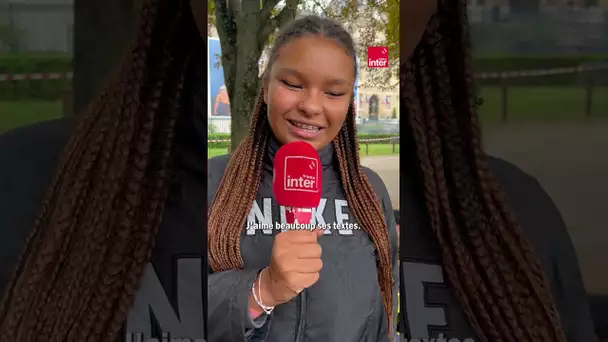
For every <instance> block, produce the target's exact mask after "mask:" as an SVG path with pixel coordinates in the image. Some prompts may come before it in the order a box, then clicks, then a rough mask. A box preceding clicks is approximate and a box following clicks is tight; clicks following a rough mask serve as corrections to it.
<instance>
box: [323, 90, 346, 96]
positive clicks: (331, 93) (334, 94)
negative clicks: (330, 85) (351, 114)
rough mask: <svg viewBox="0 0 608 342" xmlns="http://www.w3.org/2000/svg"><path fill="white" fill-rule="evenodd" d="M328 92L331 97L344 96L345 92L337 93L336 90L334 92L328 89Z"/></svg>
mask: <svg viewBox="0 0 608 342" xmlns="http://www.w3.org/2000/svg"><path fill="white" fill-rule="evenodd" d="M326 94H327V95H329V96H331V97H340V96H344V93H336V92H332V91H328V92H327V93H326Z"/></svg>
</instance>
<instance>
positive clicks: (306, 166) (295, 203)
mask: <svg viewBox="0 0 608 342" xmlns="http://www.w3.org/2000/svg"><path fill="white" fill-rule="evenodd" d="M322 170H323V168H322V165H321V159H320V158H319V154H318V153H317V151H316V150H315V148H314V147H312V145H310V144H309V143H307V142H305V141H296V142H292V143H288V144H285V145H283V146H281V147H280V148H279V150H278V151H277V153H276V154H275V156H274V168H273V174H272V190H273V192H274V197H275V199H276V200H277V203H278V204H279V205H281V206H285V207H296V208H316V207H318V206H319V202H321V190H322V188H321V184H322V182H321V174H322Z"/></svg>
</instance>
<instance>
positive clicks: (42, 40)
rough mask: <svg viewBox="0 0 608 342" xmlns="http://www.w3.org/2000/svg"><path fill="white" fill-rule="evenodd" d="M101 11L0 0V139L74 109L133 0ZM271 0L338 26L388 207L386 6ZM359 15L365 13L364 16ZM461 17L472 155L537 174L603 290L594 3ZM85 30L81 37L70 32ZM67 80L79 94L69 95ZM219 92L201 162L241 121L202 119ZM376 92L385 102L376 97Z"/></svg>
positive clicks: (607, 36)
mask: <svg viewBox="0 0 608 342" xmlns="http://www.w3.org/2000/svg"><path fill="white" fill-rule="evenodd" d="M76 1H77V2H78V1H79V0H76ZM101 3H102V2H99V4H94V2H90V4H89V5H88V6H89V7H88V8H85V9H81V10H83V11H85V12H84V14H83V15H81V16H74V11H75V5H74V2H73V0H0V133H2V132H5V131H8V130H11V129H15V128H18V127H20V126H24V125H28V124H31V123H35V122H40V121H44V120H51V119H55V118H59V117H62V116H70V115H73V113H78V112H79V111H80V110H81V109H82V108H83V106H84V104H85V102H86V99H88V98H90V97H91V96H92V95H91V94H93V93H94V92H95V91H96V89H97V88H96V86H95V85H91V84H87V83H86V82H84V83H83V82H79V81H78V78H80V80H83V79H87V78H88V79H102V78H103V77H104V75H107V74H108V71H109V70H108V67H107V66H108V65H115V64H116V62H117V61H118V60H119V59H120V58H119V57H117V56H119V55H120V54H121V53H122V52H121V51H124V48H125V43H126V42H128V39H127V38H128V36H129V34H130V32H132V27H133V26H134V22H136V20H134V19H133V18H132V16H134V15H135V14H136V13H137V12H138V10H139V9H138V7H137V4H138V3H139V0H128V1H127V0H107V1H104V2H103V4H101ZM276 3H278V4H279V7H280V6H284V7H288V6H295V7H293V9H292V12H293V13H292V14H295V13H296V12H297V13H305V12H312V13H320V14H325V15H328V16H332V17H334V18H337V19H339V20H340V19H342V20H343V21H344V22H348V23H350V24H349V30H351V33H353V35H354V36H355V37H356V39H357V41H358V43H359V45H360V46H359V47H360V58H359V60H360V72H361V75H360V79H359V82H358V85H357V89H356V91H357V93H358V98H357V103H358V108H357V114H358V129H359V138H360V140H361V141H362V144H361V155H362V157H363V159H362V162H363V164H365V165H367V166H369V167H371V168H372V169H374V170H375V171H377V172H378V173H379V174H380V175H381V177H382V178H383V179H384V181H385V183H386V184H387V186H388V188H389V191H390V192H391V197H392V201H393V203H394V204H395V207H396V208H398V206H399V197H398V189H399V169H398V165H399V156H398V153H399V145H398V141H399V139H398V137H399V125H398V123H399V102H398V90H397V89H398V80H397V79H396V71H397V68H396V66H397V65H398V58H399V56H398V54H396V51H398V49H397V48H396V47H397V46H398V37H396V36H395V34H394V32H395V31H398V30H395V28H394V27H391V25H390V23H388V22H390V20H386V19H387V18H388V19H391V18H390V16H391V14H392V15H394V11H395V7H391V6H392V5H394V4H395V3H398V1H396V0H392V1H390V0H387V1H376V2H374V3H376V4H380V5H381V6H380V7H376V8H371V9H370V8H368V7H369V6H368V7H366V3H363V4H361V2H356V1H355V2H354V3H356V4H360V5H358V6H359V7H358V8H354V9H353V8H351V7H348V6H347V5H345V4H352V3H353V2H352V1H345V0H343V1H337V0H333V1H317V0H315V1H307V0H300V1H298V0H287V1H277V2H276ZM281 3H282V4H283V5H281ZM319 4H320V5H319ZM129 6H130V8H129ZM361 7H363V8H361ZM125 8H126V9H125ZM209 9H210V10H211V11H212V14H211V16H210V18H209V19H210V21H209V22H210V24H209V31H208V35H209V37H211V38H213V39H217V38H219V39H220V40H221V39H224V43H225V44H228V41H227V40H226V37H228V38H230V36H229V35H228V36H226V32H223V33H222V32H217V30H216V27H215V24H216V22H215V17H214V16H213V13H214V12H215V11H217V10H218V9H216V8H215V7H214V6H212V3H210V6H209ZM391 9H392V12H391ZM275 10H276V9H273V11H275ZM370 11H371V12H373V13H374V14H375V15H373V16H369V15H366V14H369V13H370ZM383 11H384V13H383ZM376 12H380V14H379V15H378V13H376ZM104 13H105V16H104ZM117 13H122V14H123V15H122V16H120V15H119V16H117V15H116V14H117ZM273 15H276V13H273ZM99 18H104V19H99ZM370 18H371V19H370ZM392 19H393V21H392V22H393V23H394V18H392ZM469 19H470V22H471V26H472V38H473V46H474V51H473V55H474V69H475V72H476V78H477V85H478V91H479V96H480V98H481V99H482V104H481V106H480V107H479V116H480V118H481V121H482V124H483V130H484V138H485V146H486V151H487V152H488V154H490V155H493V156H496V157H501V158H503V159H506V160H507V161H510V162H512V163H514V164H516V165H517V166H518V167H520V168H521V169H523V170H524V171H526V172H527V173H529V174H531V175H533V176H534V177H536V178H537V179H538V180H539V182H540V183H541V184H542V185H543V187H544V188H545V189H546V190H547V192H548V193H549V194H550V196H551V197H552V198H553V200H554V201H555V203H556V204H557V206H558V207H559V209H560V211H561V213H562V215H563V217H564V220H565V222H566V224H567V225H568V228H569V232H570V235H571V236H572V240H573V242H574V245H575V247H576V250H577V253H578V256H579V261H580V265H581V270H582V272H583V278H584V280H585V285H586V287H587V290H588V291H589V292H590V293H597V294H606V295H608V278H607V277H606V276H605V269H606V268H605V266H606V256H605V252H604V249H605V246H606V245H608V230H607V229H606V222H608V217H607V213H608V201H606V199H605V198H606V194H608V182H606V180H605V177H606V175H608V158H606V151H607V150H608V0H472V1H470V4H469ZM104 20H105V21H104ZM397 22H398V17H397ZM104 25H105V26H104ZM76 28H78V29H76ZM100 28H103V29H100ZM79 30H80V31H79ZM95 30H97V33H91V34H89V36H87V37H88V38H86V37H85V38H79V37H78V34H75V32H84V33H83V34H82V36H83V37H84V36H85V35H86V32H89V33H90V32H94V31H95ZM105 31H107V32H105ZM99 32H103V33H104V34H101V33H99ZM391 32H392V34H391ZM95 34H97V36H96V37H97V38H96V39H95V40H92V39H91V38H90V37H92V36H95ZM222 35H224V38H222ZM87 39H88V40H87ZM271 39H272V37H271V35H270V36H269V40H271ZM211 40H212V39H211ZM218 42H220V41H219V40H218ZM233 45H235V44H233ZM370 45H379V46H389V47H390V48H391V49H390V52H391V55H390V57H389V64H390V65H391V67H390V68H389V69H388V70H371V69H367V68H366V62H367V57H366V56H365V54H366V49H365V46H370ZM108 47H113V50H112V49H109V48H108ZM121 49H122V50H121ZM232 53H233V54H234V52H232ZM264 53H265V52H264V51H260V59H259V60H258V61H254V64H255V65H258V66H259V70H255V71H252V74H253V75H255V74H256V73H257V74H259V72H261V70H262V69H263V65H264V58H263V56H264ZM218 55H219V56H220V57H221V48H220V49H217V50H215V52H213V53H210V57H209V60H208V61H206V62H207V63H208V65H209V68H210V74H213V73H214V72H216V71H217V68H219V67H221V66H222V63H221V62H222V60H221V58H220V60H217V58H218ZM104 58H105V61H101V62H100V61H99V60H103V59H104ZM214 58H216V60H217V62H218V63H212V60H213V59H214ZM239 58H240V56H239ZM75 61H80V62H75ZM245 62H248V63H251V61H245ZM79 63H80V64H79ZM202 63H205V61H202ZM224 66H225V65H224ZM78 68H80V69H79V71H77V72H74V70H78ZM214 70H215V71H214ZM222 76H223V75H222ZM228 78H230V79H234V74H232V73H230V74H229V77H228ZM73 79H74V82H75V83H77V84H81V85H82V84H84V85H85V86H79V87H73V86H72V81H73ZM221 81H222V80H221V77H220V78H219V81H218V80H217V79H216V80H215V81H214V82H221ZM229 83H230V82H229ZM220 86H221V85H219V86H215V85H214V86H213V87H210V89H211V88H213V89H216V90H214V93H213V94H211V93H210V94H208V98H209V102H210V105H209V110H208V113H206V115H207V116H208V120H209V132H208V133H209V139H210V143H209V154H210V155H217V154H222V153H226V152H227V151H228V150H229V148H230V146H231V145H233V144H234V142H235V139H234V135H235V134H232V135H231V133H230V132H231V130H232V129H233V128H234V127H235V125H236V126H238V125H239V123H238V122H237V123H236V124H235V121H238V120H244V121H240V122H241V123H242V122H246V119H247V117H246V115H244V114H243V110H244V109H242V108H240V109H234V108H231V110H232V111H235V110H236V111H237V112H239V113H240V114H239V116H234V117H223V118H214V115H212V114H213V104H214V103H215V100H216V97H217V94H218V93H219V89H220V88H219V87H220ZM232 86H233V87H235V86H236V88H238V89H241V88H247V87H245V86H243V87H241V86H239V85H234V84H232ZM228 88H229V87H228ZM387 96H388V97H389V98H390V101H389V102H390V103H389V104H387V103H386V101H384V103H383V102H382V100H383V99H386V98H387ZM372 98H373V100H371V101H370V99H372ZM235 118H236V119H235ZM237 119H238V120H237ZM218 120H223V122H226V123H224V124H221V123H220V121H218ZM241 133H242V132H241ZM236 140H238V139H236ZM550 233H551V232H547V234H550Z"/></svg>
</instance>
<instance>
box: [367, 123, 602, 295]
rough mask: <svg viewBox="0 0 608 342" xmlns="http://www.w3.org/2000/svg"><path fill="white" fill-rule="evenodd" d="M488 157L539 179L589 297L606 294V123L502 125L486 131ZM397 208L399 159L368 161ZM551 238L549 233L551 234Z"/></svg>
mask: <svg viewBox="0 0 608 342" xmlns="http://www.w3.org/2000/svg"><path fill="white" fill-rule="evenodd" d="M485 141H486V151H487V152H488V154H490V155H492V156H496V157H500V158H503V159H505V160H507V161H510V162H512V163H514V164H515V165H517V166H518V167H520V168H521V169H522V170H524V171H525V172H527V173H529V174H531V175H533V176H534V177H536V178H537V179H538V180H539V182H540V183H541V184H542V186H543V187H544V188H545V190H546V191H547V192H548V193H549V195H550V196H551V197H552V199H553V200H554V201H555V203H556V205H557V206H558V208H559V209H560V211H561V213H562V216H563V217H564V220H565V222H566V224H567V226H568V227H569V232H570V235H571V237H572V241H573V243H574V245H575V248H576V249H577V253H578V257H579V263H580V266H581V271H582V273H583V278H584V280H585V284H586V286H587V290H588V291H589V292H594V293H606V294H608V273H607V271H608V253H606V251H605V250H606V247H607V246H608V122H607V121H603V122H594V123H591V124H584V123H568V124H552V125H526V126H515V125H504V126H500V127H494V128H488V129H487V130H486V131H485ZM362 164H363V165H365V166H368V167H370V168H371V169H373V170H375V171H376V172H377V173H378V174H379V175H380V177H382V179H383V180H384V182H385V183H386V185H387V188H388V189H389V193H390V196H391V200H392V203H393V206H394V207H395V208H398V207H399V200H398V199H399V190H398V189H399V157H397V156H382V157H366V158H363V159H362ZM548 233H549V232H548Z"/></svg>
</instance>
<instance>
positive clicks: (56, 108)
mask: <svg viewBox="0 0 608 342" xmlns="http://www.w3.org/2000/svg"><path fill="white" fill-rule="evenodd" d="M61 116H62V104H61V101H54V102H51V101H27V102H25V101H24V102H3V101H0V133H2V132H6V131H9V130H11V129H13V128H17V127H20V126H25V125H29V124H33V123H36V122H39V121H46V120H52V119H57V118H59V117H61Z"/></svg>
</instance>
